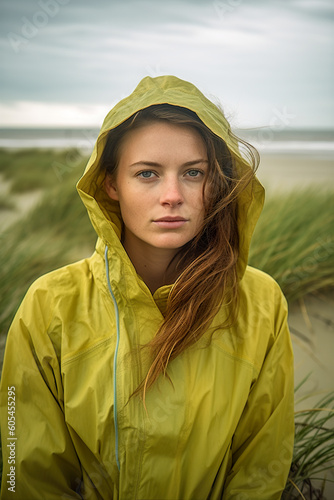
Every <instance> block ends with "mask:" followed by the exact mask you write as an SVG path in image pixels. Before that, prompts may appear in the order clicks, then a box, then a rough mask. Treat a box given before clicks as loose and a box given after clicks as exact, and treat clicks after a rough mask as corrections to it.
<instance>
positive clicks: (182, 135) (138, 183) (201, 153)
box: [105, 122, 208, 253]
mask: <svg viewBox="0 0 334 500" xmlns="http://www.w3.org/2000/svg"><path fill="white" fill-rule="evenodd" d="M207 171H208V157H207V150H206V146H205V143H204V141H203V139H202V137H201V135H200V134H199V132H197V131H196V130H195V129H193V128H192V127H188V126H184V125H175V124H171V123H168V122H152V123H150V124H147V125H143V126H141V127H139V128H138V129H134V130H132V131H129V132H128V133H127V134H126V135H125V137H124V138H123V141H122V145H121V147H120V151H119V163H118V168H117V171H116V174H115V176H113V177H111V176H108V177H107V179H106V184H105V186H106V191H107V193H108V195H109V196H110V198H112V199H113V200H117V201H118V202H119V204H120V209H121V214H122V219H123V222H124V246H125V248H126V249H129V248H131V247H133V248H138V245H140V247H141V249H142V250H145V248H146V249H147V250H148V249H149V248H148V247H154V248H160V249H165V250H166V249H169V250H175V253H176V252H177V250H178V249H179V248H181V247H182V246H183V245H185V244H186V243H188V242H189V241H190V240H191V239H192V238H194V237H195V236H196V235H197V233H198V232H199V229H200V227H201V225H202V222H203V219H204V201H203V183H204V179H205V177H206V175H207Z"/></svg>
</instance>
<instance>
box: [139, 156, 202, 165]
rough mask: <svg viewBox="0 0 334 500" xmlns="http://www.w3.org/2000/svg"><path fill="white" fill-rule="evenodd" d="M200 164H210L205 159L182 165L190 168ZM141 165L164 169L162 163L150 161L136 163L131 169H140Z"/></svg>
mask: <svg viewBox="0 0 334 500" xmlns="http://www.w3.org/2000/svg"><path fill="white" fill-rule="evenodd" d="M198 163H209V161H208V160H205V159H204V158H199V159H197V160H190V161H187V162H186V163H183V165H181V166H182V167H190V166H192V165H197V164H198ZM139 165H146V166H148V167H163V165H162V164H161V163H157V162H155V161H148V160H140V161H136V162H135V163H132V164H131V165H130V167H138V166H139Z"/></svg>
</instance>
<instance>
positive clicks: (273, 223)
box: [249, 188, 334, 303]
mask: <svg viewBox="0 0 334 500" xmlns="http://www.w3.org/2000/svg"><path fill="white" fill-rule="evenodd" d="M333 194H334V193H333V190H331V189H325V188H323V189H319V188H318V189H314V188H307V189H303V190H295V191H292V192H289V193H286V194H277V195H271V197H270V198H269V199H268V200H267V202H266V204H265V206H264V210H263V212H262V214H261V216H260V219H259V222H258V224H257V227H256V229H255V233H254V236H253V239H252V244H251V247H250V254H249V263H250V265H252V266H254V267H257V268H259V269H261V270H263V271H265V272H267V273H268V274H270V275H271V276H272V277H273V278H274V279H275V280H276V281H277V282H278V283H279V285H280V286H281V288H282V290H283V292H284V294H285V296H286V298H287V299H288V301H289V302H290V303H291V302H293V301H295V300H296V299H298V298H301V297H304V296H306V295H308V294H311V293H316V292H320V291H324V290H326V289H329V288H333V287H334V273H333V269H334V196H333Z"/></svg>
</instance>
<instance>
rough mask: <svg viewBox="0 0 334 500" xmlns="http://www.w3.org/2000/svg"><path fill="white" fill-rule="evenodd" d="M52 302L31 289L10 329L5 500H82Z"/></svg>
mask: <svg viewBox="0 0 334 500" xmlns="http://www.w3.org/2000/svg"><path fill="white" fill-rule="evenodd" d="M51 313H52V300H51V299H50V297H49V294H48V291H47V290H45V289H44V290H38V286H36V284H35V285H33V286H32V288H31V289H30V290H29V291H28V294H27V296H26V297H25V299H24V300H23V302H22V304H21V306H20V308H19V310H18V312H17V314H16V316H15V318H14V321H13V323H12V326H11V328H10V331H9V334H8V338H7V344H6V350H5V357H4V365H3V371H2V380H1V434H2V451H3V479H2V489H1V500H7V499H17V500H23V499H24V500H45V499H48V500H56V499H57V500H58V499H65V498H66V499H67V498H73V499H75V498H82V497H81V495H80V494H79V493H77V492H76V490H79V489H80V483H81V477H82V471H81V467H80V463H79V460H78V457H77V455H76V451H75V449H74V447H73V444H72V441H71V439H70V435H69V432H68V429H67V426H66V423H65V418H64V411H63V392H62V380H61V373H60V367H59V362H58V359H57V355H56V353H55V347H54V344H53V343H52V341H51V339H50V336H49V335H48V327H49V322H50V317H51Z"/></svg>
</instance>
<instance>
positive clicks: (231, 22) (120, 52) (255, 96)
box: [0, 0, 334, 128]
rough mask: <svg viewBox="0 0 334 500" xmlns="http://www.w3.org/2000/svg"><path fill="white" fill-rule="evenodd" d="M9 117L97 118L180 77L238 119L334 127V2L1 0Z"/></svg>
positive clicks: (4, 117)
mask: <svg viewBox="0 0 334 500" xmlns="http://www.w3.org/2000/svg"><path fill="white" fill-rule="evenodd" d="M0 29H1V38H0V50H1V98H0V126H38V125H48V126H52V125H55V126H68V127H71V126H84V127H87V126H88V127H89V126H99V125H100V124H101V122H102V120H103V118H104V116H105V114H106V113H107V112H108V111H109V109H110V108H111V107H112V106H113V105H114V104H115V103H116V102H117V101H119V100H120V99H121V98H123V97H124V96H126V95H128V94H129V93H130V92H131V91H132V90H133V89H134V87H135V86H136V85H137V84H138V82H139V80H140V79H141V78H143V77H144V76H146V75H150V76H158V75H161V74H174V75H176V76H178V77H180V78H182V79H185V80H188V81H191V82H192V83H194V84H195V85H197V86H198V87H199V88H200V90H202V92H204V93H205V94H206V95H207V96H208V97H209V98H211V99H214V100H216V101H219V102H220V103H221V105H222V106H223V108H224V109H225V111H226V113H227V116H228V118H229V119H230V121H231V123H232V126H235V127H247V126H274V125H273V124H275V126H277V127H278V126H282V127H294V128H295V127H316V128H325V127H332V128H334V88H333V82H334V75H333V73H334V68H333V65H334V62H333V61H334V37H333V33H334V2H333V1H332V0H286V1H284V0H281V1H272V0H243V1H242V0H213V1H211V0H210V1H204V0H202V1H201V0H197V1H196V0H181V1H178V2H176V1H174V0H165V1H163V2H161V1H159V0H156V1H153V0H147V1H140V0H139V1H136V0H109V1H107V0H94V1H91V2H89V3H88V2H86V3H85V2H83V1H81V2H80V1H79V0H35V1H33V0H2V2H0Z"/></svg>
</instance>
